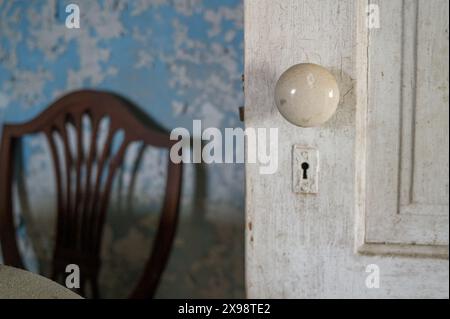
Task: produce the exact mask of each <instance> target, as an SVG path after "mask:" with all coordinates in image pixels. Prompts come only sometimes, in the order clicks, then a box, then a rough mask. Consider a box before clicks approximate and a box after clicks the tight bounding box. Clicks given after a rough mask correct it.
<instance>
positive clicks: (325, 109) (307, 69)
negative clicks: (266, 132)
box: [275, 63, 339, 127]
mask: <svg viewBox="0 0 450 319" xmlns="http://www.w3.org/2000/svg"><path fill="white" fill-rule="evenodd" d="M275 102H276V104H277V107H278V110H279V111H280V113H281V115H283V117H284V118H285V119H286V120H288V121H289V122H291V123H292V124H294V125H297V126H301V127H312V126H318V125H321V124H323V123H325V122H326V121H328V120H329V119H330V118H331V117H332V116H333V114H334V112H335V111H336V108H337V106H338V103H339V87H338V85H337V82H336V79H335V77H334V76H333V74H331V73H330V72H329V71H328V70H327V69H325V68H324V67H322V66H320V65H317V64H312V63H300V64H296V65H294V66H292V67H290V68H289V69H287V70H286V71H284V72H283V74H281V76H280V78H279V79H278V81H277V84H276V87H275Z"/></svg>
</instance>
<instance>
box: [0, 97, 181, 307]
mask: <svg viewBox="0 0 450 319" xmlns="http://www.w3.org/2000/svg"><path fill="white" fill-rule="evenodd" d="M86 115H87V116H88V118H89V119H90V121H91V123H92V129H91V130H90V131H91V132H90V140H91V142H90V146H89V150H88V152H83V147H84V146H83V138H82V137H83V132H82V131H83V125H82V117H83V116H86ZM105 117H107V118H109V120H110V125H109V131H108V133H107V137H106V142H105V144H104V147H103V150H101V152H99V151H98V150H97V143H96V141H97V138H98V135H99V123H100V121H101V120H102V119H103V118H105ZM67 123H71V124H72V125H73V126H74V127H75V130H76V150H77V152H76V154H75V155H73V152H71V151H70V147H71V145H70V141H69V138H68V132H67V128H66V125H67ZM119 130H122V131H123V133H124V138H123V141H122V142H121V144H120V146H119V147H118V151H116V152H112V151H111V144H112V141H113V137H114V135H115V133H116V132H117V131H119ZM35 133H44V135H45V137H46V139H47V141H48V144H49V147H50V150H51V155H52V159H53V166H54V173H55V176H56V187H57V189H56V194H57V219H56V242H55V245H54V252H53V259H52V279H54V280H57V279H58V278H60V277H61V276H63V275H66V274H65V267H66V265H68V264H77V265H78V266H79V267H80V274H81V276H80V278H81V287H80V291H79V292H80V293H81V294H82V295H83V294H84V293H85V291H84V287H85V284H89V285H90V288H91V290H92V294H93V297H94V298H98V297H99V291H98V283H97V281H98V276H99V271H100V267H101V260H100V247H101V241H102V232H103V228H104V223H105V215H106V213H107V208H108V202H109V197H110V192H111V184H112V182H113V178H114V176H115V173H116V171H117V169H118V168H119V167H120V165H121V163H122V160H123V157H124V154H125V152H126V149H127V146H128V145H129V144H130V143H131V142H134V141H139V142H142V143H143V144H145V145H148V146H152V147H157V148H162V149H166V150H167V151H168V152H169V151H170V147H171V146H172V145H173V144H174V143H176V141H172V140H170V138H169V134H168V133H167V132H166V131H164V130H163V129H161V128H160V127H158V126H157V125H156V124H155V123H154V122H153V121H151V119H149V118H148V117H147V116H146V115H145V114H144V113H143V112H141V111H139V109H138V108H136V106H134V105H133V104H132V103H130V102H129V101H126V100H125V99H123V98H121V97H119V96H117V95H114V94H111V93H107V92H99V91H87V90H84V91H78V92H74V93H70V94H68V95H66V96H64V97H62V98H60V99H59V100H57V101H56V102H54V103H53V104H51V105H50V106H49V107H48V108H47V109H46V110H45V111H43V112H42V113H41V114H40V115H38V116H37V117H36V118H34V119H32V120H31V121H29V122H26V123H23V124H5V125H4V126H3V130H2V139H1V147H0V242H1V247H2V252H3V258H4V262H5V264H6V265H11V266H15V267H19V268H23V262H22V259H21V256H20V253H19V249H18V245H17V239H16V229H15V225H14V218H13V198H12V197H13V196H12V195H13V193H12V183H13V173H12V172H13V170H14V165H15V160H14V158H13V154H15V153H16V152H15V148H16V147H17V145H18V142H19V140H20V139H21V138H22V137H24V136H25V135H28V134H35ZM55 133H56V134H59V136H60V138H61V140H62V141H63V145H64V152H63V155H62V157H63V158H59V156H61V155H60V152H58V150H57V145H56V143H55ZM72 146H73V145H72ZM85 154H88V155H87V156H86V155H85ZM61 160H64V162H65V165H64V167H62V165H60V163H61ZM94 164H95V165H96V172H93V169H92V167H93V165H94ZM167 165H168V169H167V179H166V185H165V196H164V199H163V206H162V212H161V215H160V217H159V224H158V228H157V232H156V235H155V238H154V241H153V243H154V244H153V247H149V257H148V259H147V262H146V265H145V267H144V271H143V273H142V275H141V276H140V279H139V281H138V284H137V285H136V286H135V288H134V290H133V291H132V293H131V295H130V297H131V298H151V297H153V295H154V293H155V290H156V288H157V285H158V282H159V280H160V277H161V274H162V272H163V270H164V268H165V265H166V263H167V260H168V257H169V253H170V251H171V247H172V242H173V238H174V235H175V230H176V226H177V220H178V210H179V203H180V194H181V179H182V164H181V163H180V164H175V163H173V162H172V161H170V157H169V156H168V163H167ZM82 166H83V168H84V174H85V175H83V176H84V177H83V178H82V176H81V175H82V172H81V170H82ZM102 174H106V181H104V182H103V183H102V178H103V177H102ZM91 175H92V176H91Z"/></svg>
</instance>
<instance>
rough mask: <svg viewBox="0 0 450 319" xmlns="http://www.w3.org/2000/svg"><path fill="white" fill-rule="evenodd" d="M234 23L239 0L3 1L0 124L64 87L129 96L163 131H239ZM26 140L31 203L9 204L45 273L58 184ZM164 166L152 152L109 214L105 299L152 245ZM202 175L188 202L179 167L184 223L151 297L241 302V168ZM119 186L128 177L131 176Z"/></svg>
mask: <svg viewBox="0 0 450 319" xmlns="http://www.w3.org/2000/svg"><path fill="white" fill-rule="evenodd" d="M69 3H77V4H78V5H79V7H80V11H81V28H80V29H67V28H66V27H65V24H64V23H65V19H66V16H67V13H65V7H66V5H67V4H69ZM242 16H243V10H242V5H241V3H240V1H238V0H228V1H210V0H208V1H202V0H189V1H184V0H147V1H146V0H137V1H126V0H114V1H113V0H111V1H55V0H53V1H52V0H49V1H36V2H28V1H0V124H2V123H4V122H21V121H26V120H29V119H31V118H33V117H34V116H35V115H37V114H38V113H39V112H40V111H42V110H43V109H44V108H45V107H46V106H47V105H48V104H49V103H50V102H51V101H53V100H54V99H56V98H57V97H59V96H61V95H62V94H64V93H66V92H68V91H72V90H76V89H79V88H96V89H104V90H111V91H114V92H116V93H119V94H121V95H123V96H125V97H127V98H129V99H130V100H132V101H134V102H135V103H136V104H137V105H139V106H140V107H141V108H142V109H143V110H145V111H146V112H147V113H148V114H149V115H150V116H152V117H153V118H154V119H155V120H156V121H158V122H159V123H160V124H162V125H163V126H164V127H166V128H167V129H172V128H174V127H178V126H184V127H186V128H188V129H189V130H191V128H192V119H201V120H202V125H203V127H208V126H216V127H219V128H224V127H236V126H240V123H239V121H238V116H237V107H238V106H239V105H241V104H242V100H243V94H242V90H241V73H242V69H243V61H242V56H243V26H242V24H243V21H242V20H243V17H242ZM24 144H25V145H24V154H25V162H26V163H27V164H26V165H25V168H24V169H25V171H24V172H25V176H26V180H27V182H26V185H25V186H26V187H23V189H22V190H21V191H22V192H26V195H27V197H28V199H29V203H28V204H27V202H26V201H25V202H23V200H22V201H21V200H19V199H20V197H18V199H17V205H18V206H17V207H18V211H19V212H20V213H21V214H20V216H21V217H20V216H19V217H18V221H17V222H18V223H19V224H20V225H21V227H20V229H19V233H20V237H21V239H22V240H21V247H22V250H23V253H24V255H25V257H26V261H27V265H28V267H29V269H30V270H33V271H38V270H39V269H40V270H42V271H44V272H45V271H48V260H49V258H50V252H51V248H50V247H51V235H50V237H49V236H46V235H45V234H48V233H50V234H52V230H53V216H54V207H55V205H54V201H55V198H54V197H55V196H54V191H53V190H54V180H53V177H52V173H51V166H50V162H49V157H48V149H47V145H46V143H45V142H44V140H43V139H41V138H39V137H38V138H30V139H27V140H26V141H25V143H24ZM130 153H131V155H130V157H133V155H134V154H133V152H132V151H131V152H130ZM161 160H162V158H161V155H160V154H157V153H155V152H154V151H148V154H146V156H145V160H144V163H143V164H142V167H141V170H142V173H140V174H139V178H140V180H139V181H138V182H137V186H136V195H135V197H134V201H133V203H134V206H133V210H132V211H128V209H125V211H124V210H123V209H122V210H121V209H111V211H110V215H109V217H108V218H109V220H108V224H107V226H106V231H105V238H104V243H103V244H104V245H103V246H104V247H103V259H104V260H105V270H104V272H103V273H102V279H101V281H102V282H101V285H102V286H103V288H104V289H103V290H104V291H105V290H106V291H107V293H106V295H105V296H119V297H120V296H124V295H125V294H126V291H127V290H129V289H130V288H131V287H130V285H132V283H133V281H134V280H135V279H136V274H137V273H138V271H139V269H140V267H139V265H140V264H141V263H142V262H143V258H144V253H143V252H146V251H147V250H148V247H149V245H150V244H151V239H152V236H151V234H152V232H153V230H154V226H155V215H154V214H151V213H149V210H152V209H153V208H156V207H158V204H159V203H158V200H157V198H158V196H156V195H158V191H159V193H161V192H160V187H159V186H160V185H161V182H162V180H163V178H162V177H163V175H164V170H163V169H162V168H161V166H160V165H158V163H160V162H161ZM155 163H156V164H155ZM125 166H126V165H125ZM206 174H207V176H206V184H205V185H201V186H202V189H206V194H205V196H200V199H199V200H195V199H194V198H193V197H194V195H195V192H194V190H195V187H196V185H197V186H198V183H197V184H196V181H195V177H194V176H195V175H194V170H193V168H192V167H191V166H189V165H188V167H187V169H186V172H185V180H184V192H183V205H182V210H181V214H182V218H181V224H180V227H179V231H178V235H177V237H176V240H175V248H174V252H173V254H172V256H171V259H170V263H169V267H168V270H167V271H166V273H165V274H164V278H163V282H162V284H161V287H160V290H159V292H158V295H157V296H158V297H182V298H188V297H223V298H226V297H242V296H243V231H242V229H243V198H244V195H243V193H244V191H243V187H244V173H243V167H242V165H236V164H234V165H233V164H213V165H209V166H208V167H207V170H206ZM120 178H123V180H125V182H126V181H127V180H128V181H129V172H127V171H126V170H124V172H123V174H122V175H121V177H120ZM120 198H121V197H120V194H119V193H117V192H116V199H117V200H120ZM113 207H115V208H117V207H119V208H121V207H122V206H120V205H113ZM128 208H129V207H128ZM27 233H28V234H29V235H30V236H31V238H32V240H27V236H26V234H27Z"/></svg>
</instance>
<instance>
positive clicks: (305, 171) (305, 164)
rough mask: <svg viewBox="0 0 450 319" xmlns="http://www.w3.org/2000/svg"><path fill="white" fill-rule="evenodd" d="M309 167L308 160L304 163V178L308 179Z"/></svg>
mask: <svg viewBox="0 0 450 319" xmlns="http://www.w3.org/2000/svg"><path fill="white" fill-rule="evenodd" d="M308 168H309V164H308V163H306V162H303V163H302V170H303V179H308V173H307V171H308Z"/></svg>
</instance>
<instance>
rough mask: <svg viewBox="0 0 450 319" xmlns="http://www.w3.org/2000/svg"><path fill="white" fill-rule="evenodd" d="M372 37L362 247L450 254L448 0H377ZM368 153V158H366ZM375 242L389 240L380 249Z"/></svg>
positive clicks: (363, 249) (369, 42) (362, 249)
mask: <svg viewBox="0 0 450 319" xmlns="http://www.w3.org/2000/svg"><path fill="white" fill-rule="evenodd" d="M377 5H378V6H379V12H380V17H379V18H380V22H381V25H380V26H381V27H380V28H369V29H366V30H361V32H362V33H363V34H364V33H366V34H367V36H368V40H367V63H368V68H367V79H368V80H367V92H365V94H364V95H365V96H367V104H366V105H364V104H362V105H361V106H363V107H364V106H365V107H367V111H366V114H365V117H364V118H363V119H362V120H363V121H364V124H363V125H362V126H361V131H359V132H357V134H362V135H364V136H366V139H365V140H364V139H362V143H361V144H358V145H357V146H356V147H358V148H360V150H359V154H362V153H363V152H365V153H366V154H365V156H366V161H365V167H360V169H362V170H363V171H362V172H361V175H360V176H363V175H364V174H365V175H366V176H365V181H364V183H365V185H364V186H365V190H363V192H365V193H364V194H360V196H362V197H363V198H362V200H363V201H364V202H365V207H362V208H361V211H362V212H361V213H362V214H363V217H362V218H363V223H361V224H360V225H362V227H363V228H365V229H363V230H362V231H363V232H364V234H365V236H364V238H363V242H362V243H360V244H361V246H360V247H359V248H358V249H359V251H360V252H372V253H374V252H383V253H401V254H411V255H417V254H419V255H431V256H436V257H448V179H449V175H448V164H449V160H448V158H449V157H448V156H449V155H448V147H444V145H448V143H449V139H448V136H449V131H448V126H449V122H448V117H449V111H448V110H449V109H448V67H445V65H446V63H447V62H446V61H447V59H448V52H449V51H448V15H447V12H448V1H445V0H432V1H421V0H419V1H418V0H412V1H398V0H397V1H379V2H377ZM363 156H364V155H363ZM377 245H383V246H384V247H379V246H377Z"/></svg>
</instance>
